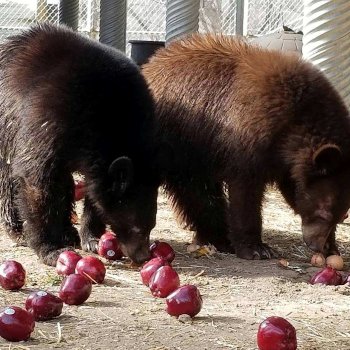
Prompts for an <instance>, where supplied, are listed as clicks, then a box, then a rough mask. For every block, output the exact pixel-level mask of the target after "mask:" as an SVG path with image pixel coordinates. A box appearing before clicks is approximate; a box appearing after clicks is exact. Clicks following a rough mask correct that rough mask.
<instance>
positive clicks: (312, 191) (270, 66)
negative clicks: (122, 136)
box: [143, 34, 350, 259]
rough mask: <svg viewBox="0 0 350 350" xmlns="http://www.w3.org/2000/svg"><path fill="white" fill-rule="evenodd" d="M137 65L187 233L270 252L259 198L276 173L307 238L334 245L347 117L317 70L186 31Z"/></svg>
mask: <svg viewBox="0 0 350 350" xmlns="http://www.w3.org/2000/svg"><path fill="white" fill-rule="evenodd" d="M143 73H144V75H145V77H146V79H147V81H148V83H149V85H150V88H151V90H152V91H153V94H154V96H155V99H156V103H157V107H156V111H157V113H156V114H157V119H158V137H159V139H161V140H162V141H167V142H168V143H169V144H170V145H171V146H172V148H173V150H174V154H175V161H174V162H173V166H172V167H171V168H168V169H167V178H166V183H165V185H166V188H167V190H168V192H169V194H170V196H171V197H172V199H173V203H174V205H175V206H176V207H177V210H178V211H179V212H181V213H182V215H183V217H184V219H185V221H186V222H187V223H188V224H189V225H190V227H192V228H193V229H194V230H195V231H196V241H197V242H199V243H208V242H211V243H213V244H215V245H217V246H218V248H220V249H221V250H229V251H234V250H235V251H236V253H237V255H238V256H240V257H243V258H248V259H253V258H266V257H270V256H271V255H272V254H273V252H272V251H271V249H270V248H269V247H268V246H267V245H264V244H263V243H262V241H261V225H262V220H261V203H262V199H263V194H264V191H265V187H266V185H267V184H268V183H276V184H277V185H278V186H279V188H280V189H281V191H282V193H283V195H284V197H285V198H286V200H287V201H288V203H289V204H290V205H291V207H292V208H293V209H294V210H295V212H296V213H298V214H300V215H301V218H302V230H303V235H304V240H305V242H306V243H307V244H308V246H309V247H310V248H311V249H313V250H315V251H323V252H324V253H325V254H330V253H333V252H336V251H337V248H336V246H335V241H334V232H335V228H336V224H337V223H338V222H339V221H340V220H341V218H342V216H343V214H344V213H345V212H346V210H347V209H348V207H349V206H350V181H349V179H350V176H349V175H350V169H349V166H350V119H349V113H348V111H347V109H346V108H345V106H344V103H343V102H342V100H341V98H340V97H339V95H338V94H337V93H336V91H335V90H334V88H333V87H332V86H331V84H330V83H329V82H328V80H327V79H326V78H325V77H324V75H323V74H322V73H321V72H319V71H318V70H317V69H316V68H315V67H313V66H312V65H311V64H309V63H307V62H305V61H303V60H302V59H300V58H299V57H296V56H294V55H286V54H283V53H281V52H277V51H267V50H264V49H261V48H258V47H253V46H251V45H249V44H247V43H246V42H244V41H243V40H235V39H232V38H229V37H225V36H215V35H199V34H196V35H193V36H191V37H189V38H186V39H183V40H180V41H176V42H173V43H171V44H170V45H169V46H168V47H167V48H165V49H160V50H159V51H157V53H156V54H155V55H154V56H153V57H152V58H151V59H150V62H149V63H148V64H146V65H144V67H143ZM223 183H226V184H227V186H228V193H229V198H228V202H227V201H226V196H225V194H224V191H223ZM227 238H228V239H227Z"/></svg>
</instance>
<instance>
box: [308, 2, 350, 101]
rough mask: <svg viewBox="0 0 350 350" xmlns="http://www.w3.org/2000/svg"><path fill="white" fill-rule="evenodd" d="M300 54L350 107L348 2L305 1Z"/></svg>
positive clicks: (349, 22)
mask: <svg viewBox="0 0 350 350" xmlns="http://www.w3.org/2000/svg"><path fill="white" fill-rule="evenodd" d="M303 24H304V25H303V32H304V38H303V55H304V57H305V58H307V59H308V60H310V61H311V62H312V63H314V64H316V65H317V66H318V67H319V68H320V69H321V70H322V71H323V72H324V73H325V74H326V76H327V77H328V78H329V80H330V81H331V82H332V83H333V85H334V86H335V88H336V89H337V90H338V91H339V93H340V94H341V95H342V96H343V98H344V99H345V103H346V104H347V106H348V107H349V106H350V1H349V0H305V1H304V23H303Z"/></svg>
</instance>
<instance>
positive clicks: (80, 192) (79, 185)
mask: <svg viewBox="0 0 350 350" xmlns="http://www.w3.org/2000/svg"><path fill="white" fill-rule="evenodd" d="M84 197H85V182H84V181H81V180H79V181H76V182H75V184H74V200H75V201H76V202H77V201H80V200H81V199H83V198H84Z"/></svg>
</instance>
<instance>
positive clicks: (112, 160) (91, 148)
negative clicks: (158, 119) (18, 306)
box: [0, 25, 160, 265]
mask: <svg viewBox="0 0 350 350" xmlns="http://www.w3.org/2000/svg"><path fill="white" fill-rule="evenodd" d="M0 50H1V51H0V152H1V155H0V170H1V172H0V184H1V185H0V210H1V216H2V220H3V222H4V223H5V225H6V227H7V229H8V232H9V234H10V235H11V236H12V237H13V236H15V237H16V236H18V235H21V234H22V231H23V233H24V236H25V238H26V240H27V242H28V244H29V245H30V246H31V247H32V248H33V249H34V250H35V251H36V253H37V254H38V255H39V257H40V258H41V259H42V260H43V261H44V262H45V263H47V264H52V265H54V264H55V263H56V259H57V256H58V253H59V252H60V251H59V249H66V248H65V246H66V245H67V244H69V243H70V244H73V243H75V240H76V238H77V232H76V230H75V228H74V227H73V226H72V224H71V220H70V216H71V211H72V205H73V189H74V184H73V179H72V176H71V174H72V172H74V171H79V172H81V173H82V174H84V175H85V178H86V185H87V186H86V197H85V207H84V214H83V218H82V228H81V232H80V238H81V245H82V248H83V249H84V250H92V251H96V240H97V239H98V238H99V237H100V235H101V234H102V233H103V232H104V229H105V225H106V224H110V225H111V227H112V229H113V230H114V231H115V232H116V233H117V234H118V237H119V240H120V241H121V243H122V249H123V250H124V252H125V253H126V254H127V255H129V256H130V257H131V258H132V259H133V260H135V261H137V262H143V261H144V260H146V259H148V257H149V232H150V230H151V229H152V228H153V227H154V225H155V216H156V208H157V207H156V204H157V202H156V200H157V189H158V186H159V181H160V180H159V177H158V176H157V174H156V173H155V170H156V169H155V164H154V161H153V160H154V159H155V154H154V149H153V146H152V145H153V119H154V118H153V117H154V104H153V99H152V97H151V94H150V92H149V91H148V88H147V85H146V82H145V80H144V78H143V77H142V75H141V74H140V72H139V69H138V67H137V66H136V65H135V64H134V63H132V62H131V60H130V59H128V58H127V57H126V56H125V55H123V54H122V53H121V52H118V51H117V50H114V49H112V48H110V47H107V46H104V45H102V44H99V43H98V42H95V41H92V40H89V39H87V38H85V37H83V36H81V35H79V34H77V33H74V32H73V31H71V30H69V29H68V28H65V27H55V26H51V25H41V26H36V27H33V28H32V29H30V30H28V31H26V32H24V33H22V34H20V35H18V36H15V37H13V38H11V39H10V40H8V41H7V42H6V43H4V44H2V45H1V46H0ZM24 222H25V223H26V225H23V223H24Z"/></svg>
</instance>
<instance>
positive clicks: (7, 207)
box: [0, 169, 26, 245]
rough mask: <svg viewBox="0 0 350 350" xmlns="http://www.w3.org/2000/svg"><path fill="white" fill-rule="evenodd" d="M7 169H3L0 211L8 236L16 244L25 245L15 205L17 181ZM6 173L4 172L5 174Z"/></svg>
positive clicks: (21, 224) (21, 225) (21, 223)
mask: <svg viewBox="0 0 350 350" xmlns="http://www.w3.org/2000/svg"><path fill="white" fill-rule="evenodd" d="M8 172H9V169H3V174H2V185H1V192H0V193H1V200H0V211H1V219H2V222H3V224H4V226H5V228H6V232H7V234H8V236H9V237H10V238H11V239H12V240H13V241H14V242H15V243H17V244H19V245H25V244H26V243H25V240H24V237H23V232H22V231H23V222H22V220H21V219H20V216H19V213H18V208H17V206H16V194H17V182H16V181H15V180H14V179H11V178H10V177H9V173H8ZM5 173H6V174H5Z"/></svg>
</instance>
